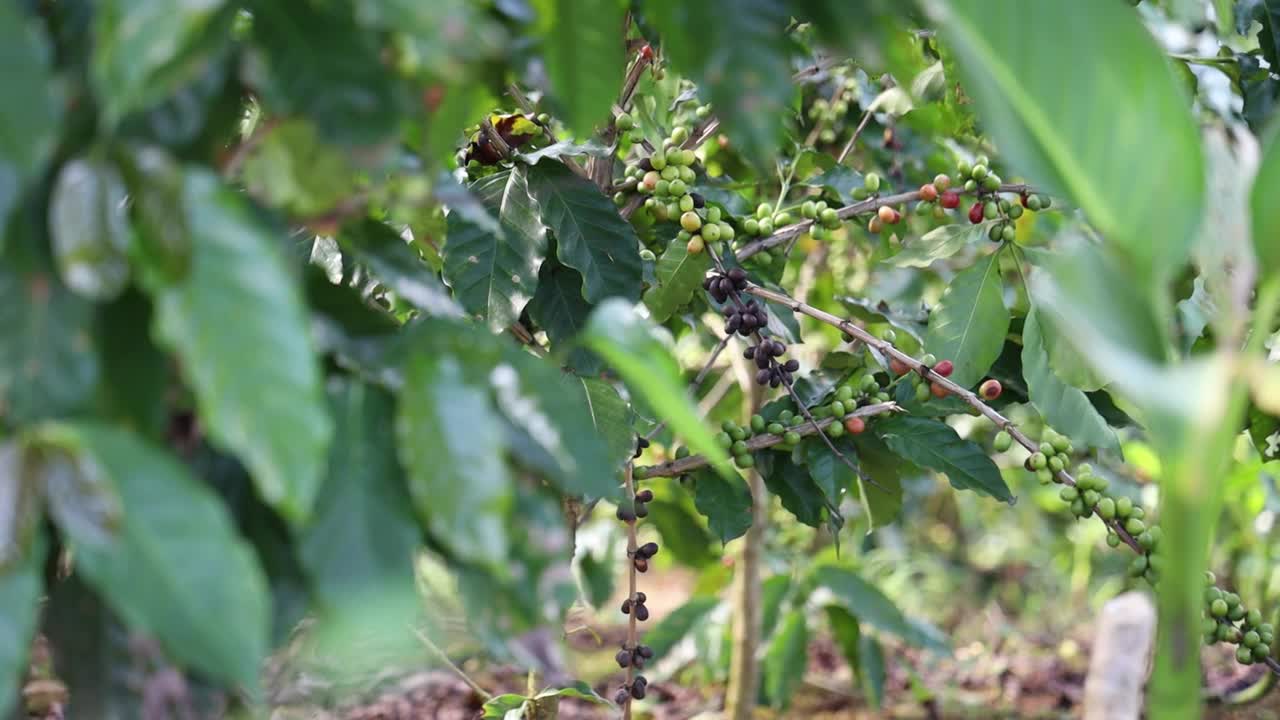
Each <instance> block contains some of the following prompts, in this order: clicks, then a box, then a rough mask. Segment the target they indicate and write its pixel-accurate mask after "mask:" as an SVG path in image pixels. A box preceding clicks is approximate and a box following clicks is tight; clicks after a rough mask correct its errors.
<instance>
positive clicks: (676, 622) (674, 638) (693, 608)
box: [644, 597, 720, 658]
mask: <svg viewBox="0 0 1280 720" xmlns="http://www.w3.org/2000/svg"><path fill="white" fill-rule="evenodd" d="M719 605H720V600H719V599H718V598H714V597H694V598H690V599H689V601H688V602H686V603H685V604H683V605H681V606H680V607H678V608H676V609H675V610H672V611H671V613H670V614H669V615H667V616H666V617H664V618H662V620H660V621H658V624H657V625H654V626H653V629H652V630H649V631H647V632H645V634H644V644H645V645H648V646H649V647H651V648H653V655H654V657H657V658H661V657H662V656H664V655H666V654H667V653H668V652H670V651H671V648H673V647H675V646H676V644H677V643H679V642H680V641H681V640H683V639H684V638H685V636H687V635H688V634H689V633H691V632H693V629H694V628H696V627H697V626H698V624H699V623H701V622H702V621H703V619H704V618H706V616H707V614H708V613H710V612H711V611H712V610H714V609H715V608H716V607H717V606H719Z"/></svg>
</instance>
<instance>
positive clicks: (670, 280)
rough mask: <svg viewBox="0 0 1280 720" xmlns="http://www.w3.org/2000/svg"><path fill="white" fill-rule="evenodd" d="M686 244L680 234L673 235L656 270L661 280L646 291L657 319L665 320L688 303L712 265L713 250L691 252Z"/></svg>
mask: <svg viewBox="0 0 1280 720" xmlns="http://www.w3.org/2000/svg"><path fill="white" fill-rule="evenodd" d="M687 245H688V243H686V242H682V241H681V240H680V238H678V237H677V238H672V239H671V244H669V245H667V249H666V250H664V251H663V252H662V257H660V258H658V266H657V268H656V270H655V272H656V274H657V276H658V284H657V286H655V287H651V288H649V290H648V291H647V292H645V294H644V304H645V305H647V306H648V307H649V317H651V318H652V319H653V321H654V322H657V323H662V322H666V321H667V319H668V318H670V317H671V316H672V315H673V314H674V313H675V312H676V311H677V310H679V309H680V308H681V307H682V306H683V305H685V304H686V303H688V302H689V300H690V299H692V298H693V294H694V293H695V292H697V290H698V288H699V287H701V285H702V279H703V278H704V277H706V274H707V269H708V268H710V267H711V257H710V253H706V252H700V253H697V254H696V255H690V254H689V250H688V248H687Z"/></svg>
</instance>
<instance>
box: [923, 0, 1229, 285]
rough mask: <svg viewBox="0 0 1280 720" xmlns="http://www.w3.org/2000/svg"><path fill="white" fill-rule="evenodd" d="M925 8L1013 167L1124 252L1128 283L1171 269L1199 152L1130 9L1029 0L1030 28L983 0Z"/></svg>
mask: <svg viewBox="0 0 1280 720" xmlns="http://www.w3.org/2000/svg"><path fill="white" fill-rule="evenodd" d="M926 6H927V7H928V9H929V10H930V11H931V13H932V15H933V17H934V18H935V20H936V22H937V24H938V28H939V30H940V31H941V32H942V38H943V40H944V41H946V42H948V43H949V45H950V47H951V48H952V49H953V50H954V51H955V53H956V55H957V60H958V61H957V66H958V67H959V70H960V74H961V79H962V80H963V81H964V90H965V92H967V93H969V94H971V95H972V96H973V98H974V101H975V104H976V106H977V108H978V115H979V116H980V117H981V118H982V119H983V120H984V121H985V123H986V128H987V130H988V131H989V133H990V134H991V136H992V137H996V138H999V139H1000V148H1001V151H1002V152H1003V153H1004V154H1005V155H1006V156H1007V157H1008V158H1009V161H1010V164H1011V165H1013V166H1014V167H1015V168H1016V169H1017V171H1018V172H1019V173H1021V174H1023V175H1026V176H1027V177H1029V178H1033V179H1034V181H1035V182H1036V183H1041V184H1043V185H1044V186H1046V187H1048V188H1051V189H1054V190H1057V191H1060V192H1061V193H1062V194H1064V195H1066V196H1067V197H1069V198H1071V199H1072V200H1073V201H1074V202H1075V203H1076V204H1077V205H1078V206H1079V207H1080V208H1081V209H1082V210H1084V213H1085V215H1086V216H1087V217H1088V218H1089V220H1090V222H1091V223H1092V224H1093V226H1094V227H1096V228H1097V229H1098V230H1099V231H1100V232H1101V233H1102V234H1103V235H1104V236H1106V237H1107V239H1108V241H1109V242H1111V243H1113V244H1115V245H1116V246H1118V247H1121V248H1124V249H1125V251H1126V253H1127V254H1128V256H1129V258H1130V259H1131V261H1132V263H1133V269H1134V271H1135V273H1136V277H1134V278H1131V279H1130V282H1136V283H1137V284H1138V286H1139V287H1143V288H1145V287H1146V286H1147V284H1148V282H1150V278H1153V277H1159V278H1164V277H1166V276H1167V274H1168V272H1169V271H1171V270H1172V269H1173V268H1176V267H1180V266H1181V264H1182V263H1183V261H1184V260H1186V258H1187V253H1188V251H1189V249H1190V245H1191V241H1192V239H1193V236H1194V233H1195V231H1196V229H1197V227H1198V224H1199V222H1200V211H1201V208H1202V207H1203V205H1204V159H1203V156H1202V154H1201V151H1200V141H1199V136H1198V133H1197V129H1196V123H1195V122H1194V120H1193V118H1192V115H1191V110H1190V106H1191V103H1190V101H1189V98H1188V97H1187V96H1186V93H1185V92H1184V91H1183V90H1182V88H1180V87H1179V85H1178V82H1177V80H1176V79H1175V78H1174V75H1173V73H1172V72H1171V70H1170V68H1169V65H1168V61H1167V60H1166V59H1165V57H1164V53H1163V51H1162V50H1161V49H1160V47H1159V46H1158V45H1157V43H1156V42H1155V40H1154V39H1153V38H1152V37H1151V35H1150V34H1149V33H1148V32H1147V30H1146V29H1145V28H1144V27H1143V25H1142V21H1141V20H1140V19H1139V18H1138V16H1137V14H1136V13H1134V12H1133V11H1132V10H1131V9H1130V8H1129V7H1128V6H1127V5H1126V4H1124V3H1116V2H1111V0H1078V1H1077V2H1072V3H1052V2H1038V3H1036V4H1035V6H1034V7H1035V16H1036V22H1035V23H1033V24H1031V25H1028V24H1027V23H1026V22H1024V19H1025V18H1021V17H1019V16H1018V15H1017V13H992V12H991V7H990V4H989V3H987V2H985V1H984V0H930V1H929V2H927V3H926ZM1120 67H1122V68H1124V69H1125V71H1124V72H1123V73H1118V74H1117V73H1116V71H1115V70H1116V68H1120ZM1104 127H1105V128H1106V129H1107V131H1106V132H1105V133H1102V132H1099V131H1098V128H1104Z"/></svg>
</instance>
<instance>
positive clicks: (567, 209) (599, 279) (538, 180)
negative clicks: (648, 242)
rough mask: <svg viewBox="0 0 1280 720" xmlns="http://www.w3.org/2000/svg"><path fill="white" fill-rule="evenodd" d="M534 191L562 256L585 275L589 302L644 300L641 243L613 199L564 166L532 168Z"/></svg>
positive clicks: (563, 259)
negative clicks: (642, 292) (641, 282)
mask: <svg viewBox="0 0 1280 720" xmlns="http://www.w3.org/2000/svg"><path fill="white" fill-rule="evenodd" d="M529 190H530V191H531V192H532V193H533V197H534V198H535V199H536V200H537V201H538V204H539V205H540V206H541V208H542V221H543V222H544V223H545V224H546V226H547V227H548V228H550V229H551V231H552V232H554V233H555V235H556V256H557V257H558V258H559V259H560V262H561V263H563V264H565V265H568V266H569V267H571V268H573V269H575V270H577V271H578V272H580V273H582V277H583V293H582V294H583V297H585V298H586V299H587V300H590V301H591V302H593V303H598V302H600V301H601V300H603V299H604V298H606V297H611V296H615V295H616V296H621V297H623V298H626V299H627V300H638V299H639V298H640V239H639V238H637V237H636V233H635V230H633V229H632V227H631V224H630V223H628V222H627V221H626V220H623V219H622V216H621V215H619V214H618V208H616V207H615V206H614V204H613V201H612V200H610V199H609V198H607V197H605V196H604V195H603V194H602V193H601V192H600V189H599V188H597V187H596V186H595V185H594V184H592V183H591V181H589V180H585V179H583V178H580V177H578V176H577V175H575V174H573V172H572V171H571V170H569V168H567V167H565V166H564V165H563V164H561V163H540V164H538V165H535V166H533V167H532V168H530V169H529Z"/></svg>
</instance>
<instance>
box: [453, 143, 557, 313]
mask: <svg viewBox="0 0 1280 720" xmlns="http://www.w3.org/2000/svg"><path fill="white" fill-rule="evenodd" d="M526 172H527V171H526V170H525V169H523V167H522V166H520V165H517V166H515V167H514V168H512V169H511V170H508V171H505V172H500V173H495V174H493V175H490V176H489V177H487V178H483V179H481V180H478V181H476V182H475V183H474V184H472V186H471V188H470V190H471V192H472V193H474V194H475V195H476V197H478V198H479V199H480V201H481V202H482V203H483V204H484V205H485V207H487V208H489V210H490V211H491V212H493V213H494V214H495V215H497V217H498V223H499V232H493V231H492V228H490V229H486V228H484V227H483V226H481V225H476V224H474V223H473V222H471V221H470V220H468V219H466V218H463V217H462V216H460V215H459V214H458V213H456V212H453V213H450V214H449V227H448V236H447V237H446V239H445V243H444V279H445V282H447V283H449V285H450V286H452V287H453V292H454V296H455V297H456V299H457V300H458V302H460V303H462V307H464V308H466V310H467V312H468V313H471V314H472V315H474V316H476V317H477V318H479V319H482V320H484V321H486V322H487V324H488V326H489V328H490V329H491V330H494V331H497V330H502V329H504V328H506V327H507V326H508V325H510V324H511V323H513V322H515V321H516V320H517V319H518V318H519V317H520V310H521V309H522V308H524V306H525V304H527V303H528V302H529V300H530V299H531V298H532V297H533V296H534V291H535V290H536V288H537V282H538V267H539V266H541V265H542V262H543V259H544V257H545V255H546V252H547V236H546V229H545V228H543V226H542V221H541V220H540V219H539V218H538V207H537V204H536V203H535V202H534V200H533V198H532V197H530V195H529V185H528V179H527V178H526Z"/></svg>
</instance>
